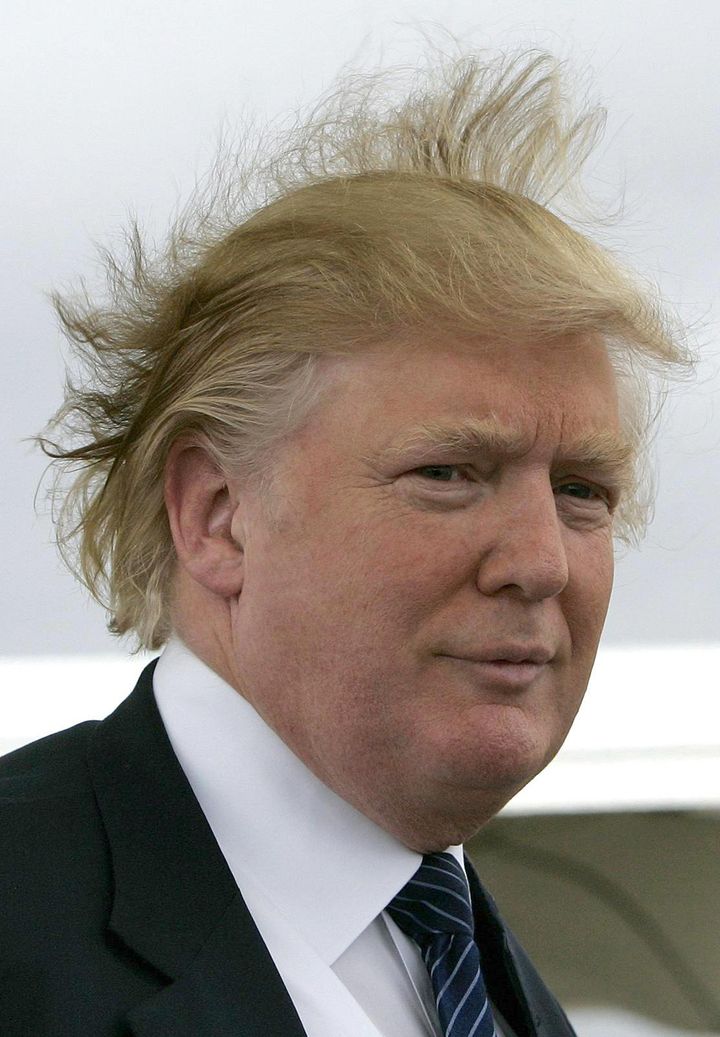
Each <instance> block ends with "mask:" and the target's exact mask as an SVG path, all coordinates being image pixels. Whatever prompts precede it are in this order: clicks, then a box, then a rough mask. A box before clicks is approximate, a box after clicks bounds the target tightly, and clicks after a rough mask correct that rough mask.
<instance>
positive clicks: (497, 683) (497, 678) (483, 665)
mask: <svg viewBox="0 0 720 1037" xmlns="http://www.w3.org/2000/svg"><path fill="white" fill-rule="evenodd" d="M554 654H555V653H554V652H552V651H551V650H550V649H549V648H547V647H545V646H544V645H537V644H536V645H519V644H503V645H493V646H491V647H490V646H488V647H486V648H484V649H483V650H482V652H447V653H446V652H443V653H442V657H444V658H445V659H447V660H448V662H449V663H450V664H451V665H453V666H455V667H457V668H458V669H459V670H460V671H461V672H462V671H464V672H465V673H466V674H467V675H469V677H470V680H471V681H472V682H473V684H476V686H477V687H478V688H479V689H490V688H494V689H496V690H497V691H500V692H503V693H505V694H507V693H511V694H517V693H519V692H524V691H526V690H527V689H529V688H530V686H532V685H533V683H534V681H535V680H537V678H538V677H540V675H541V674H542V673H544V672H545V666H546V664H547V663H549V662H550V660H551V659H552V658H553V656H554Z"/></svg>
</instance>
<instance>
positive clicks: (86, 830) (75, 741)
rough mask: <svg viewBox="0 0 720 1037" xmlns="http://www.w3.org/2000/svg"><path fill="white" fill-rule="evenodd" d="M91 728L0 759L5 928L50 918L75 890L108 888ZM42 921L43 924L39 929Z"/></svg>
mask: <svg viewBox="0 0 720 1037" xmlns="http://www.w3.org/2000/svg"><path fill="white" fill-rule="evenodd" d="M96 726H97V723H96V722H95V721H88V722H86V723H83V724H79V725H78V726H76V727H73V728H70V729H69V730H67V731H62V732H59V733H58V734H54V735H50V736H49V737H47V738H43V739H41V740H40V741H38V742H33V743H32V744H30V745H27V746H24V747H23V748H22V749H18V750H16V751H15V752H13V753H10V754H9V755H7V756H5V757H3V758H2V759H0V899H2V902H3V904H4V913H5V922H6V925H7V924H8V923H9V924H10V927H11V928H12V922H13V919H15V920H16V921H17V922H18V924H21V925H22V927H23V928H27V926H28V925H29V924H32V919H31V918H30V917H29V916H30V915H32V914H33V913H34V912H35V911H38V912H46V913H48V915H49V916H50V917H51V916H52V914H53V913H54V912H57V911H58V910H59V909H60V905H61V904H62V903H63V902H64V903H65V906H67V891H68V889H69V888H72V886H75V887H76V888H77V887H80V888H84V889H85V890H87V891H88V892H89V889H90V887H95V888H96V887H97V885H98V883H100V884H104V867H103V863H104V858H105V853H104V851H103V845H104V836H103V831H102V825H101V823H100V818H99V815H98V811H97V806H96V803H95V797H94V794H93V790H92V785H91V782H90V777H89V773H88V768H87V752H88V743H89V740H90V738H91V737H92V734H93V732H94V730H95V728H96ZM39 920H40V919H39V918H38V919H37V921H38V922H39Z"/></svg>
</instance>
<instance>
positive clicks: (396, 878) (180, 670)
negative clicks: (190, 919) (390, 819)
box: [153, 637, 462, 964]
mask: <svg viewBox="0 0 720 1037" xmlns="http://www.w3.org/2000/svg"><path fill="white" fill-rule="evenodd" d="M153 685H154V691H155V698H156V700H157V705H158V709H159V710H160V714H161V716H162V719H163V723H164V725H165V728H166V730H167V733H168V736H169V738H170V742H171V744H172V747H173V749H174V751H175V754H176V755H177V757H178V759H179V761H180V764H181V766H182V768H183V770H184V772H185V774H186V776H187V778H188V780H189V782H190V785H191V786H192V789H193V791H194V793H195V795H196V797H197V799H198V802H199V803H200V806H201V807H202V809H203V812H204V813H205V816H206V817H207V820H208V823H209V824H210V827H211V828H212V830H213V833H214V835H215V838H216V839H217V841H218V844H219V845H220V848H221V850H222V852H223V854H224V856H225V858H226V860H227V862H228V865H229V867H230V869H231V871H232V872H233V875H234V876H235V880H236V881H237V883H238V885H239V886H240V888H242V884H243V878H244V877H245V878H246V879H249V880H250V881H251V882H252V883H254V884H256V885H258V886H259V887H260V888H261V889H262V891H263V892H264V894H265V895H266V897H267V898H269V899H270V900H271V901H272V902H273V904H274V905H275V906H276V907H277V909H278V910H279V911H280V912H282V914H283V915H284V916H285V918H286V919H287V920H288V922H289V923H290V924H291V925H293V926H294V927H295V928H296V929H297V931H298V932H300V933H302V935H303V936H304V937H305V939H307V940H308V941H309V942H310V943H311V944H312V945H313V947H314V948H315V950H316V951H317V953H318V954H319V955H320V957H321V958H322V959H323V960H324V961H325V962H326V963H327V964H332V963H333V962H334V961H335V960H336V959H337V958H338V957H339V956H340V955H341V954H342V953H343V952H344V951H345V950H347V948H348V947H349V946H350V944H351V943H353V941H354V940H355V939H356V938H357V937H358V936H359V935H360V933H361V932H363V930H364V929H366V928H367V926H368V925H369V924H370V923H371V922H372V921H373V919H374V918H376V917H377V916H378V915H379V914H380V913H381V912H382V911H383V910H384V908H385V907H386V905H387V904H388V903H389V902H390V901H391V900H392V898H393V897H394V896H395V894H396V893H397V892H398V891H399V890H400V889H402V887H403V886H404V885H405V883H406V882H407V881H408V880H409V879H410V878H411V877H412V875H413V874H414V873H415V871H416V870H417V868H418V866H419V864H420V862H421V860H422V858H421V856H420V854H418V853H416V852H414V851H413V850H410V849H408V848H407V847H406V846H404V845H403V844H402V843H400V842H399V841H398V840H397V839H395V838H394V837H393V836H391V835H390V834H389V833H388V832H386V831H384V830H383V829H382V828H380V827H379V826H378V825H376V824H375V823H374V822H372V821H370V820H369V819H368V818H367V817H365V816H364V814H361V813H360V812H359V811H358V810H356V809H355V808H354V807H353V806H351V805H350V804H349V803H347V802H345V800H343V799H341V798H340V797H339V796H338V795H336V794H335V793H334V792H333V791H332V790H331V789H329V788H328V787H327V786H326V785H324V784H323V783H322V782H321V781H320V780H319V779H318V778H316V777H315V775H314V774H313V773H312V772H311V771H310V770H308V768H307V767H306V766H305V765H304V764H303V763H302V762H301V761H300V760H299V759H298V757H297V756H295V755H294V753H293V752H292V751H291V750H290V749H289V748H288V747H287V746H286V745H285V743H284V742H283V741H282V740H281V739H280V738H279V736H278V735H277V734H276V733H275V732H274V731H273V730H272V729H271V728H270V727H268V725H267V724H266V723H265V721H264V720H263V719H262V718H261V717H260V716H259V714H258V713H257V712H256V711H255V709H254V708H253V707H252V706H251V705H250V703H249V702H248V701H247V700H246V699H244V698H243V697H242V696H241V695H240V694H238V692H236V691H235V690H234V689H233V688H232V687H231V686H230V685H229V684H227V683H226V682H225V681H223V680H222V678H220V677H219V676H218V675H217V674H216V673H215V672H214V671H213V670H211V669H210V668H209V667H208V666H207V665H206V664H205V663H203V662H202V661H201V660H200V659H199V658H198V657H197V656H195V655H194V654H193V653H192V652H191V651H190V650H189V649H188V648H187V646H186V645H184V644H183V642H182V641H180V640H179V639H178V638H177V637H174V638H173V639H172V640H171V641H170V642H169V644H168V645H167V647H166V648H165V651H164V652H163V654H162V656H161V658H160V660H159V662H158V665H157V667H156V669H155V674H154V678H153ZM450 852H453V853H454V854H455V856H456V857H457V858H458V860H460V861H461V862H462V850H461V848H460V847H451V848H450Z"/></svg>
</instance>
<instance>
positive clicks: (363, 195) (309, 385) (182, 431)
mask: <svg viewBox="0 0 720 1037" xmlns="http://www.w3.org/2000/svg"><path fill="white" fill-rule="evenodd" d="M398 87H399V88H398ZM567 92H568V91H567V89H566V87H565V86H564V70H563V68H562V66H561V65H560V64H559V63H558V62H556V61H555V60H554V59H553V58H551V57H550V56H548V55H546V54H543V53H540V52H535V51H533V52H529V53H523V54H521V55H518V56H514V57H507V58H492V59H487V58H486V57H485V56H483V55H469V56H468V55H464V56H461V57H459V58H456V59H452V60H450V59H440V58H435V59H433V61H432V62H431V63H430V65H429V67H428V69H426V70H424V71H421V72H419V73H415V74H413V75H411V76H410V79H409V81H408V76H407V73H406V72H403V71H402V70H395V72H390V73H387V72H385V73H380V74H376V75H367V76H359V75H354V76H353V75H351V76H346V77H344V78H342V79H341V80H340V81H339V83H338V84H336V86H335V87H334V88H333V90H332V92H331V93H330V94H329V96H327V97H326V98H325V99H324V100H323V101H322V102H321V103H320V104H319V105H318V106H317V107H316V108H315V109H314V110H313V111H312V112H311V113H310V115H309V116H307V117H304V118H301V117H298V118H297V119H296V121H295V124H294V125H293V127H292V128H291V129H290V130H285V131H283V132H282V133H281V134H275V135H274V136H273V134H271V133H270V132H267V131H266V132H265V133H264V134H260V135H259V137H258V138H257V140H256V141H255V143H254V144H252V145H246V146H245V148H244V149H242V150H241V152H240V156H239V157H238V156H237V155H236V156H234V157H233V155H232V154H229V153H228V152H227V150H226V151H225V152H223V154H222V155H221V157H220V159H219V160H218V161H217V162H216V164H215V166H214V168H213V170H212V173H211V175H210V176H209V178H208V180H207V181H206V182H205V184H204V186H201V187H200V188H198V190H197V191H196V192H195V195H194V197H193V199H192V200H191V203H190V205H189V206H188V207H187V208H186V209H185V210H184V211H183V213H182V215H181V216H180V218H179V219H178V220H177V221H176V224H175V226H174V227H173V228H172V230H171V231H170V233H169V235H168V238H167V242H166V245H165V247H164V248H163V249H149V248H147V247H146V246H145V244H144V243H143V241H142V239H141V235H140V232H139V230H138V228H137V225H133V226H132V227H131V229H130V231H129V232H128V235H127V239H126V243H127V246H128V247H127V250H126V254H123V255H122V256H119V257H118V256H113V255H112V254H110V253H109V252H104V253H103V254H104V258H105V266H106V272H107V286H108V293H107V298H106V299H104V300H103V301H101V302H95V301H93V300H92V299H90V298H89V297H88V295H87V293H85V294H83V295H81V297H79V298H77V297H75V298H73V299H64V298H61V297H59V296H56V297H55V305H56V309H57V312H58V314H59V317H60V321H61V324H62V327H63V329H64V331H65V333H66V335H67V336H68V337H69V339H70V340H71V342H72V343H73V345H74V348H75V350H76V353H77V355H78V357H79V359H80V361H81V365H82V369H83V370H84V375H83V376H81V378H80V379H78V380H77V381H76V382H73V381H72V380H68V384H67V392H66V397H65V403H64V404H63V406H62V407H61V409H60V410H59V411H58V413H57V415H56V416H55V418H54V419H53V421H52V423H51V424H50V426H49V430H48V431H47V433H46V435H45V437H41V438H40V442H41V445H42V446H43V449H44V450H45V451H46V453H47V454H49V455H50V456H51V457H53V458H54V459H56V463H57V464H58V465H59V466H60V469H61V471H60V475H61V476H63V475H64V476H65V477H66V478H61V479H60V480H59V481H57V482H56V484H55V492H56V493H57V494H59V497H58V499H59V500H60V502H61V507H60V510H59V512H58V514H57V519H58V543H59V545H60V548H61V551H62V553H63V556H64V558H65V559H66V561H67V562H68V564H69V565H70V566H71V568H72V569H73V570H74V571H75V572H76V573H77V574H78V575H79V577H80V579H82V580H83V582H84V583H85V584H86V585H87V586H88V588H89V589H90V591H91V592H92V594H93V595H94V596H95V597H96V598H97V599H98V600H99V601H100V602H101V603H102V604H103V605H104V606H105V607H106V608H107V610H108V611H109V615H110V617H111V618H110V623H109V626H110V629H111V630H112V631H113V632H114V633H117V634H124V633H129V632H132V633H134V634H135V636H136V638H137V640H138V643H139V644H140V645H142V646H145V647H148V648H157V647H159V646H160V645H162V644H163V642H164V641H165V640H166V639H167V637H168V635H169V632H170V609H169V605H170V601H171V587H172V577H173V572H174V566H175V561H176V559H175V552H174V547H173V542H172V538H171V535H170V529H169V525H168V520H167V515H166V511H165V506H164V500H163V471H164V466H165V462H166V458H167V454H168V450H169V447H170V445H171V443H172V442H173V441H174V440H176V439H177V438H178V437H181V436H190V437H194V438H195V439H196V440H197V441H198V442H201V443H203V444H204V445H205V446H206V448H207V449H208V450H210V451H211V453H212V455H213V457H214V458H215V460H216V462H217V464H218V465H219V466H220V468H221V469H222V470H223V471H225V472H227V473H229V474H230V473H232V474H241V473H243V474H247V475H248V476H252V475H253V474H257V473H260V472H261V471H262V469H263V465H264V461H266V460H267V458H268V456H269V453H270V451H271V450H272V449H273V447H274V446H276V445H277V443H278V441H279V440H280V439H281V438H282V437H284V436H286V435H288V434H290V433H291V432H292V431H293V430H295V429H297V427H298V426H299V424H300V423H301V422H302V420H303V418H304V417H305V416H306V415H307V413H308V409H309V408H310V407H311V406H312V404H313V402H314V401H315V400H316V399H317V397H318V393H319V392H320V386H321V380H320V379H319V377H318V374H319V372H318V370H317V369H318V366H319V364H320V363H321V359H322V357H323V356H327V355H338V354H346V353H349V352H352V351H354V350H357V349H362V348H363V347H364V346H366V345H368V344H370V343H377V342H379V341H382V340H383V339H389V338H391V337H395V336H396V335H397V334H398V333H400V332H402V331H403V330H404V331H407V330H408V329H416V330H417V331H418V332H419V333H420V334H421V333H422V330H423V329H424V328H437V327H438V326H439V327H447V328H448V329H453V328H455V329H458V330H461V331H470V332H472V333H473V334H475V335H477V336H479V337H491V338H492V339H493V340H494V341H496V342H497V341H501V342H504V343H506V344H507V348H508V349H512V348H513V343H514V342H516V341H518V338H521V337H523V336H533V337H534V338H535V339H536V340H538V341H541V340H547V341H551V340H556V339H558V338H560V337H563V338H566V337H568V336H573V337H576V338H578V339H580V338H582V337H583V336H586V335H588V334H600V335H602V336H603V337H604V341H605V342H606V343H607V345H608V349H609V351H610V354H611V357H612V359H613V362H614V363H615V366H616V370H617V372H618V376H619V380H620V384H621V390H622V393H623V406H624V420H625V422H626V424H627V427H628V430H629V431H630V433H631V436H632V438H633V442H634V443H635V446H636V449H637V453H638V458H640V456H641V454H642V451H643V447H644V444H645V443H646V441H647V436H648V431H649V428H650V424H651V418H652V416H653V414H654V412H655V409H656V407H655V398H654V397H653V395H652V393H651V391H650V387H651V384H652V380H651V374H652V372H657V371H662V370H671V369H673V368H677V367H682V365H684V364H686V363H687V361H688V354H687V351H686V349H685V347H684V346H683V344H682V337H681V336H680V334H679V333H678V332H677V331H676V328H675V324H674V322H673V320H672V319H671V318H670V317H669V316H667V315H666V314H665V313H664V311H663V310H662V309H661V307H660V305H659V303H658V301H657V300H656V297H655V295H654V292H653V291H652V290H651V289H650V288H649V287H648V286H646V285H642V284H641V283H640V282H639V280H638V279H637V278H636V277H635V276H634V275H631V274H630V273H628V272H627V271H626V270H624V269H623V267H622V266H621V265H620V264H619V263H618V262H617V261H616V260H615V259H614V258H613V257H612V256H611V255H610V254H609V253H608V252H606V251H605V250H603V249H602V248H600V247H599V246H598V245H597V244H594V243H593V242H592V241H591V240H590V239H589V238H588V237H586V236H585V235H584V234H582V233H580V232H579V231H578V230H577V229H573V227H571V226H570V224H569V223H568V222H566V221H565V220H564V219H561V218H560V216H559V215H557V212H558V211H559V208H558V206H559V203H560V199H562V198H563V197H565V196H566V195H567V193H568V191H569V190H570V189H572V187H573V185H577V183H578V182H579V173H580V170H581V167H582V165H583V163H584V161H585V159H586V157H587V156H588V154H589V153H590V151H591V149H592V147H593V145H594V143H595V141H596V139H597V137H598V135H599V133H600V131H601V129H602V126H603V117H604V113H603V111H602V109H597V108H585V109H583V110H581V111H579V112H578V113H574V112H573V107H572V105H571V103H570V100H569V99H568V97H567ZM637 467H638V477H637V480H636V488H635V492H633V493H632V494H631V495H630V496H629V497H628V498H627V500H625V502H624V503H623V504H622V506H621V508H620V509H619V512H618V514H617V516H616V529H617V532H618V535H620V536H621V537H624V538H626V539H632V538H633V537H635V536H637V535H639V533H640V531H641V529H642V526H643V523H644V520H645V517H646V515H647V510H648V507H649V501H650V498H649V496H648V494H647V492H645V491H644V490H643V486H644V485H645V484H646V482H647V480H644V478H643V475H642V470H641V466H640V465H639V464H638V466H637ZM67 477H69V482H68V478H67ZM645 489H647V487H646V486H645Z"/></svg>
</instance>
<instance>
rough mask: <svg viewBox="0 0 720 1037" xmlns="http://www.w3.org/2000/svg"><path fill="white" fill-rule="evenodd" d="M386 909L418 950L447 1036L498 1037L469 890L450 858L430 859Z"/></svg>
mask: <svg viewBox="0 0 720 1037" xmlns="http://www.w3.org/2000/svg"><path fill="white" fill-rule="evenodd" d="M387 910H388V913H389V915H390V917H391V918H392V919H393V921H394V922H396V923H397V924H398V925H399V926H400V928H401V929H402V931H403V932H404V933H406V935H407V936H409V937H411V939H413V940H414V941H415V943H416V944H417V945H418V947H419V948H420V953H421V954H422V957H423V961H424V962H425V966H426V968H427V970H428V972H429V973H430V980H431V982H432V987H433V992H434V994H435V1004H436V1006H437V1011H438V1018H439V1019H440V1025H441V1026H442V1029H443V1033H444V1035H445V1037H496V1033H495V1024H494V1022H493V1017H492V1009H491V1008H490V1003H489V1001H488V995H487V990H486V989H485V981H484V979H483V974H482V970H481V968H480V951H479V950H478V946H477V944H476V943H475V936H474V933H475V923H474V919H473V913H472V906H471V904H470V891H469V889H468V884H467V879H466V878H465V873H464V871H463V869H462V867H461V866H460V865H459V864H458V862H457V861H456V860H455V858H454V857H453V856H452V854H449V853H429V854H426V856H425V857H423V862H422V864H421V865H420V867H419V868H418V870H417V871H416V872H415V874H414V876H413V877H412V878H411V879H410V881H409V882H408V883H407V885H405V886H403V888H402V889H401V890H400V892H399V893H398V895H397V896H396V897H395V898H394V900H393V901H392V903H391V904H389V906H388V908H387Z"/></svg>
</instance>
